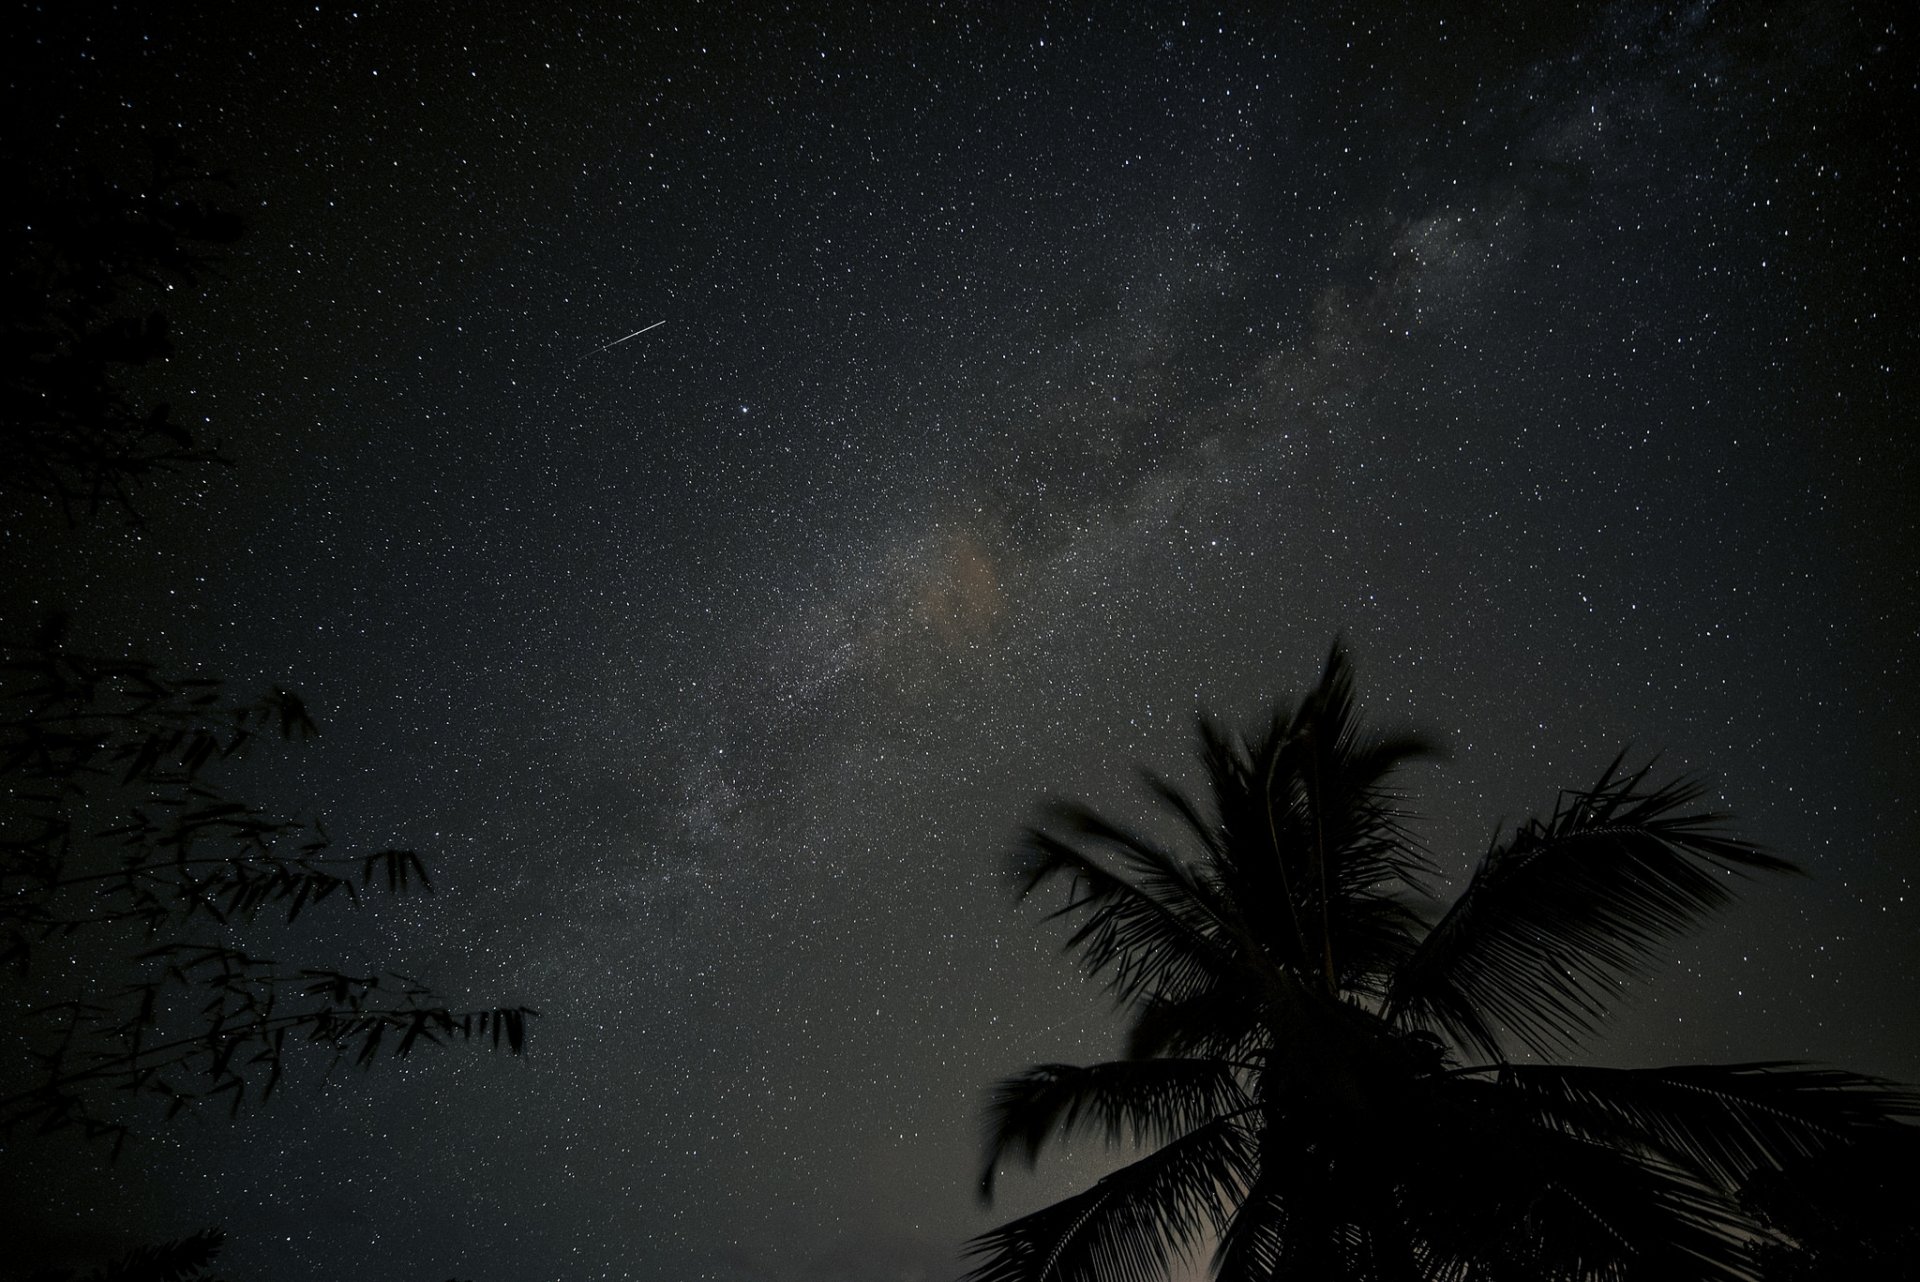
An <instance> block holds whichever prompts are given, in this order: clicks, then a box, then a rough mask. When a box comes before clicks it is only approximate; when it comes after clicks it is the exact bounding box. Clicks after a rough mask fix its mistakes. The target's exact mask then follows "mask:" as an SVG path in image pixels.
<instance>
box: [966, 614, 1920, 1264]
mask: <svg viewBox="0 0 1920 1282" xmlns="http://www.w3.org/2000/svg"><path fill="white" fill-rule="evenodd" d="M1200 732H1201V756H1202V760H1203V765H1204V768H1205V773H1206V778H1207V782H1208V784H1209V788H1210V791H1211V799H1210V800H1211V804H1210V805H1209V806H1202V805H1201V804H1199V803H1197V802H1196V801H1194V800H1193V799H1191V798H1189V797H1188V796H1186V795H1185V794H1184V793H1182V792H1181V791H1179V790H1178V789H1176V788H1174V787H1172V786H1170V785H1168V784H1167V783H1165V782H1164V781H1162V780H1160V779H1158V778H1155V777H1153V776H1149V779H1148V782H1149V784H1150V785H1151V787H1152V788H1153V790H1154V792H1155V794H1156V795H1157V796H1158V798H1159V799H1160V800H1161V801H1162V802H1163V803H1164V804H1165V805H1166V807H1167V808H1168V809H1170V810H1171V811H1172V813H1173V814H1174V815H1175V816H1176V817H1177V819H1178V821H1179V826H1180V828H1181V829H1182V830H1183V831H1184V832H1185V833H1186V835H1187V837H1188V838H1190V840H1191V845H1192V850H1191V853H1190V854H1185V855H1183V854H1179V853H1176V852H1175V851H1174V850H1171V849H1168V848H1166V847H1164V846H1162V845H1160V844H1158V843H1156V842H1155V841H1153V840H1150V839H1148V838H1147V837H1145V836H1143V835H1140V834H1138V833H1135V832H1133V831H1130V830H1128V829H1126V828H1124V827H1121V826H1119V825H1117V824H1114V823H1112V822H1110V821H1108V820H1106V819H1104V818H1102V817H1100V816H1099V815H1097V814H1095V813H1094V812H1093V811H1091V810H1088V809H1086V808H1084V807H1080V806H1074V805H1060V806H1058V807H1056V809H1055V811H1054V813H1053V814H1052V816H1051V822H1049V823H1048V824H1047V825H1045V826H1043V827H1041V828H1036V829H1034V830H1033V831H1031V832H1030V833H1029V834H1028V839H1027V842H1026V844H1025V846H1024V848H1023V850H1022V852H1021V856H1020V858H1021V872H1022V874H1023V878H1022V879H1023V892H1022V893H1023V896H1029V895H1032V894H1034V893H1036V892H1038V891H1040V890H1041V889H1042V888H1043V887H1046V886H1049V885H1050V884H1055V883H1064V885H1065V888H1066V900H1065V903H1064V905H1063V906H1060V907H1059V908H1058V909H1057V910H1056V911H1055V913H1054V914H1053V915H1054V916H1058V917H1063V918H1066V919H1068V920H1069V921H1070V922H1071V923H1072V925H1073V931H1072V935H1071V938H1070V939H1069V942H1068V947H1069V948H1070V949H1071V950H1074V951H1077V952H1078V953H1079V954H1080V956H1081V958H1082V960H1083V961H1084V962H1085V964H1086V967H1087V969H1088V970H1089V971H1090V972H1092V973H1093V974H1096V975H1099V976H1101V977H1103V978H1105V979H1106V981H1107V982H1108V983H1109V985H1110V986H1111V988H1112V990H1113V992H1114V993H1115V995H1116V997H1117V999H1118V1001H1119V1003H1120V1006H1121V1007H1122V1009H1123V1010H1124V1011H1125V1013H1126V1016H1127V1020H1128V1038H1127V1058H1125V1059H1121V1060H1118V1061H1115V1062H1111V1063H1104V1064H1096V1065H1091V1066H1087V1067H1080V1066H1075V1065H1067V1064H1045V1065H1041V1066H1038V1067H1036V1068H1033V1069H1030V1070H1028V1071H1027V1072H1025V1073H1022V1074H1020V1075H1018V1076H1016V1077H1012V1078H1009V1079H1007V1080H1006V1081H1003V1082H1001V1083H1000V1084H999V1086H998V1087H996V1088H995V1090H994V1092H993V1095H992V1100H991V1104H990V1107H989V1111H988V1137H987V1138H988V1142H987V1155H986V1167H985V1171H984V1174H983V1176H982V1180H981V1192H982V1196H983V1197H988V1198H990V1197H991V1196H992V1191H993V1183H994V1179H995V1175H996V1172H997V1170H998V1168H999V1167H1000V1166H1001V1165H1002V1163H1003V1161H1004V1160H1005V1159H1006V1158H1007V1157H1008V1156H1009V1155H1017V1156H1020V1157H1024V1158H1025V1159H1026V1161H1027V1162H1029V1163H1031V1162H1033V1161H1034V1160H1035V1158H1037V1156H1038V1155H1039V1152H1040V1151H1041V1149H1042V1148H1043V1147H1044V1146H1045V1145H1046V1144H1047V1142H1048V1141H1049V1140H1052V1139H1055V1138H1063V1137H1066V1136H1069V1135H1072V1134H1074V1133H1082V1132H1087V1131H1091V1132H1093V1133H1094V1134H1096V1135H1099V1136H1102V1137H1104V1138H1105V1140H1106V1141H1107V1142H1108V1143H1109V1144H1121V1143H1131V1144H1132V1145H1134V1146H1136V1147H1137V1148H1140V1149H1144V1150H1146V1152H1145V1155H1144V1156H1141V1157H1138V1158H1137V1159H1136V1160H1134V1161H1132V1162H1131V1163H1130V1164H1129V1165H1125V1166H1123V1167H1121V1168H1120V1169H1118V1170H1115V1171H1114V1172H1112V1173H1111V1174H1109V1175H1108V1176H1106V1177H1105V1178H1104V1179H1101V1180H1100V1181H1099V1182H1098V1183H1096V1184H1095V1185H1093V1186H1092V1187H1091V1188H1089V1189H1087V1190H1085V1191H1084V1192H1081V1193H1079V1194H1076V1195H1074V1196H1072V1197H1069V1198H1067V1199H1065V1200H1064V1201H1061V1202H1058V1203H1055V1204H1053V1205H1051V1206H1048V1207H1045V1208H1043V1209H1041V1210H1039V1211H1037V1212H1034V1213H1033V1214H1030V1215H1026V1216H1024V1217H1022V1218H1020V1219H1016V1220H1014V1221H1012V1222H1010V1223H1008V1224H1005V1225H1003V1226H1002V1227H1000V1228H998V1229H995V1230H993V1231H991V1232H989V1233H986V1234H983V1235H982V1236H980V1237H978V1238H976V1239H975V1240H974V1241H973V1242H971V1243H970V1244H969V1245H968V1252H969V1254H970V1255H971V1256H973V1257H974V1258H975V1259H976V1261H977V1267H975V1269H974V1270H973V1273H972V1275H971V1277H972V1278H973V1279H974V1282H1145V1280H1146V1279H1150V1278H1157V1277H1161V1276H1164V1275H1165V1274H1166V1273H1167V1271H1168V1270H1169V1268H1170V1267H1171V1266H1172V1265H1173V1264H1174V1263H1175V1262H1176V1261H1178V1260H1181V1259H1185V1258H1187V1257H1189V1256H1191V1255H1192V1254H1194V1253H1195V1252H1196V1251H1198V1250H1200V1249H1202V1248H1203V1247H1206V1246H1209V1245H1210V1246H1211V1247H1212V1250H1213V1265H1214V1269H1215V1272H1216V1274H1217V1276H1219V1277H1220V1278H1222V1279H1226V1280H1227V1282H1242V1280H1244V1279H1256V1278H1258V1279H1265V1278H1283V1279H1284V1278H1306V1279H1314V1280H1315V1282H1319V1280H1321V1279H1340V1278H1348V1279H1391V1280H1394V1282H1399V1280H1402V1279H1456V1278H1457V1279H1464V1278H1475V1279H1478V1278H1489V1279H1507V1278H1512V1279H1529V1280H1532V1279H1558V1278H1566V1279H1587V1278H1623V1279H1625V1278H1657V1279H1671V1278H1690V1277H1726V1278H1739V1277H1746V1276H1748V1273H1747V1272H1746V1269H1745V1261H1747V1260H1749V1259H1751V1258H1752V1253H1751V1251H1750V1249H1749V1247H1750V1244H1751V1242H1752V1241H1753V1238H1754V1235H1755V1234H1756V1233H1757V1232H1758V1229H1757V1226H1756V1225H1754V1224H1753V1223H1752V1222H1751V1221H1750V1220H1749V1219H1747V1218H1746V1216H1745V1215H1744V1214H1743V1213H1742V1212H1741V1210H1740V1208H1739V1203H1738V1200H1737V1194H1738V1191H1739V1189H1740V1188H1741V1186H1742V1185H1743V1184H1744V1183H1745V1182H1746V1181H1747V1180H1748V1179H1749V1178H1750V1177H1751V1176H1752V1175H1753V1174H1755V1173H1756V1172H1758V1171H1760V1170H1763V1169H1771V1168H1773V1167H1775V1166H1778V1165H1779V1164H1781V1163H1783V1162H1785V1161H1787V1160H1788V1159H1791V1158H1793V1157H1796V1156H1801V1155H1806V1154H1811V1153H1817V1152H1821V1151H1824V1150H1828V1149H1831V1148H1834V1147H1837V1146H1841V1145H1845V1144H1847V1143H1848V1142H1850V1141H1851V1140H1852V1139H1854V1138H1857V1137H1859V1136H1861V1135H1864V1134H1867V1133H1870V1132H1873V1131H1876V1130H1879V1129H1881V1128H1884V1127H1887V1126H1890V1125H1898V1123H1895V1122H1893V1120H1892V1119H1893V1118H1895V1117H1897V1116H1899V1115H1902V1114H1911V1113H1913V1112H1914V1111H1915V1107H1916V1104H1917V1103H1920V1100H1916V1097H1915V1096H1914V1095H1913V1094H1911V1093H1909V1092H1906V1091H1904V1090H1901V1089H1899V1088H1896V1087H1894V1086H1892V1085H1890V1084H1888V1083H1885V1082H1882V1081H1879V1080H1877V1079H1872V1078H1867V1077H1863V1076H1860V1075H1857V1074H1850V1073H1844V1072H1839V1071H1836V1070H1830V1069H1819V1068H1810V1067H1805V1066H1797V1065H1789V1064H1777V1063H1768V1064H1733V1065H1700V1066H1684V1067H1673V1068H1652V1069H1610V1068H1595V1067H1570V1066H1561V1065H1555V1064H1551V1063H1548V1062H1547V1057H1549V1056H1551V1055H1554V1054H1557V1053H1560V1052H1564V1051H1567V1050H1569V1049H1572V1048H1574V1047H1576V1046H1577V1045H1578V1044H1579V1043H1580V1042H1581V1041H1582V1040H1583V1039H1584V1038H1585V1037H1586V1036H1587V1035H1589V1034H1591V1033H1593V1032H1594V1031H1595V1030H1596V1028H1597V1026H1598V1024H1599V1023H1600V1021H1601V1019H1602V1017H1603V1016H1604V1015H1605V1013H1606V1010H1607V1007H1608V1005H1609V1004H1610V1002H1611V1001H1612V1000H1613V998H1614V995H1615V993H1616V991H1617V989H1618V987H1619V985H1620V984H1622V983H1623V982H1624V981H1627V980H1629V979H1632V978H1635V977H1638V976H1641V975H1642V974H1643V973H1644V972H1645V971H1646V970H1647V968H1648V966H1649V963H1650V962H1651V961H1652V960H1653V958H1654V956H1655V954H1656V952H1657V951H1658V949H1659V947H1660V945H1661V944H1662V943H1663V942H1664V941H1665V940H1666V939H1667V938H1668V937H1669V936H1671V935H1673V934H1675V933H1676V932H1678V931H1680V930H1682V929H1684V928H1686V927H1687V926H1689V925H1691V924H1692V923H1694V922H1696V921H1698V920H1699V919H1700V918H1701V917H1702V915H1703V914H1705V913H1707V912H1709V911H1710V910H1712V909H1715V908H1717V907H1719V906H1720V905H1722V904H1723V903H1725V902H1726V901H1727V900H1728V899H1729V898H1730V894H1731V887H1730V882H1731V881H1732V880H1733V879H1734V877H1735V875H1737V874H1741V873H1745V872H1748V871H1782V870H1790V869H1791V868H1792V865H1790V864H1788V863H1787V862H1785V861H1784V860H1781V859H1778V858H1776V857H1774V856H1772V855H1769V854H1766V853H1764V852H1762V851H1761V850H1759V849H1757V848H1756V847H1754V846H1753V845H1751V844H1749V843H1747V842H1745V841H1742V840H1739V839H1737V838H1735V837H1733V836H1731V835H1729V834H1728V833H1727V832H1726V831H1725V829H1724V827H1723V824H1722V820H1721V818H1720V817H1719V816H1716V815H1712V814H1708V813H1702V812H1700V811H1698V810H1696V809H1694V805H1695V803H1696V802H1697V801H1698V800H1699V798H1700V796H1701V793H1702V787H1701V785H1700V784H1699V783H1698V782H1697V781H1695V780H1689V779H1679V780H1676V781H1673V782H1669V783H1665V784H1659V785H1656V784H1654V783H1652V782H1651V781H1650V779H1649V775H1648V771H1647V770H1646V769H1640V770H1627V769H1624V768H1623V762H1622V759H1619V758H1616V759H1615V761H1614V762H1613V764H1612V765H1610V766H1609V767H1608V768H1607V769H1606V770H1605V771H1604V772H1603V773H1602V775H1601V776H1600V779H1599V782H1598V783H1596V784H1595V785H1594V786H1593V787H1592V788H1590V789H1587V790H1584V791H1578V792H1571V793H1567V794H1563V796H1562V798H1561V800H1560V802H1559V804H1558V805H1556V807H1555V808H1554V810H1553V812H1552V813H1551V814H1550V815H1548V816H1546V817H1545V818H1537V819H1533V820H1531V821H1529V822H1527V823H1525V824H1523V825H1521V826H1520V827H1519V828H1517V829H1516V830H1514V831H1513V832H1512V833H1511V834H1509V835H1507V836H1506V837H1505V839H1504V840H1498V841H1496V843H1495V844H1494V845H1493V847H1492V848H1491V849H1490V850H1489V851H1488V852H1487V854H1486V856H1485V857H1484V858H1483V859H1482V860H1481V862H1480V865H1479V867H1478V868H1477V870H1476V871H1475V872H1474V874H1473V876H1472V878H1471V880H1470V881H1469V882H1468V884H1467V886H1466V889H1465V890H1464V891H1463V892H1462V893H1461V894H1460V896H1459V897H1458V898H1457V899H1455V900H1454V901H1453V903H1452V904H1451V906H1450V907H1448V908H1447V909H1446V910H1445V911H1444V912H1443V913H1442V914H1441V915H1440V916H1439V918H1438V920H1437V921H1435V922H1433V923H1432V924H1431V925H1430V926H1429V925H1426V924H1425V923H1424V921H1423V919H1422V918H1421V917H1420V916H1418V915H1416V914H1415V913H1414V912H1413V911H1412V909H1411V908H1410V907H1408V905H1407V904H1406V903H1405V902H1404V896H1405V895H1406V894H1407V892H1409V891H1416V892H1417V891H1419V890H1420V889H1421V888H1422V887H1423V885H1424V882H1425V879H1426V877H1427V875H1428V874H1429V873H1430V872H1431V866H1430V864H1429V861H1428V858H1427V856H1426V854H1425V853H1424V851H1423V849H1422V848H1421V846H1420V845H1419V843H1418V842H1417V841H1416V840H1414V838H1413V837H1412V835H1411V834H1410V833H1409V831H1408V830H1407V829H1406V827H1405V826H1404V821H1405V818H1406V816H1405V814H1404V812H1403V811H1402V810H1401V809H1400V806H1399V800H1398V796H1397V794H1396V793H1395V792H1394V791H1393V789H1392V786H1391V780H1392V775H1393V772H1394V771H1395V769H1396V768H1397V767H1399V766H1401V765H1402V764H1404V763H1405V762H1407V761H1408V760H1409V759H1411V758H1415V757H1418V756H1421V755H1423V754H1426V753H1428V752H1430V751H1431V745H1430V744H1429V742H1428V741H1427V740H1425V739H1424V738H1421V737H1419V736H1413V735H1402V736H1386V737H1378V736H1370V735H1368V734H1366V733H1364V732H1363V729H1362V727H1361V723H1360V720H1359V717H1358V714H1357V709H1356V706H1355V703H1354V698H1353V687H1352V680H1351V675H1350V670H1349V667H1348V664H1347V661H1346V658H1345V656H1344V654H1343V652H1342V650H1341V649H1340V647H1338V646H1336V647H1335V649H1334V651H1333V653H1332V655H1331V657H1330V658H1329V660H1328V662H1327V666H1326V670H1325V672H1324V674H1323V675H1322V677H1321V679H1320V681H1319V683H1318V685H1317V686H1316V687H1315V688H1314V689H1313V691H1312V692H1311V693H1310V694H1309V695H1308V696H1307V698H1306V699H1305V700H1304V701H1302V702H1301V703H1300V704H1299V706H1298V707H1297V708H1292V709H1287V708H1281V709H1279V710H1277V711H1276V712H1275V714H1274V716H1273V717H1272V719H1271V721H1270V722H1269V723H1268V724H1267V726H1266V727H1265V729H1264V730H1263V731H1262V732H1261V733H1259V734H1258V735H1255V736H1249V737H1241V736H1238V735H1233V734H1230V733H1228V732H1226V731H1224V730H1222V729H1221V728H1220V727H1219V726H1217V725H1215V724H1214V723H1212V722H1209V721H1207V720H1205V719H1203V720H1202V722H1201V725H1200ZM1513 1052H1520V1053H1521V1058H1523V1059H1524V1060H1525V1061H1526V1062H1524V1063H1516V1062H1513V1061H1512V1059H1510V1058H1509V1056H1510V1054H1512V1053H1513Z"/></svg>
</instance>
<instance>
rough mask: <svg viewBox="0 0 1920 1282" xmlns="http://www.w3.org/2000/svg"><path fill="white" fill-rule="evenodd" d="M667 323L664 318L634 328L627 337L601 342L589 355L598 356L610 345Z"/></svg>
mask: <svg viewBox="0 0 1920 1282" xmlns="http://www.w3.org/2000/svg"><path fill="white" fill-rule="evenodd" d="M666 323H667V322H666V321H664V320H657V321H655V322H654V323H653V324H651V325H645V326H642V327H641V328H639V329H636V330H634V331H633V333H631V334H628V335H627V337H626V338H616V339H614V340H613V341H612V342H611V343H602V344H600V346H598V347H596V348H594V349H593V350H592V351H590V352H588V353H587V356H598V355H599V354H600V353H602V352H604V351H606V350H607V349H608V348H609V347H618V346H620V344H622V343H624V342H626V341H627V339H628V338H638V337H640V335H642V334H644V333H646V332H647V331H648V330H650V329H659V328H660V327H661V326H662V325H664V324H666ZM587 356H582V357H581V358H580V359H581V360H583V361H584V360H585V359H587Z"/></svg>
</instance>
